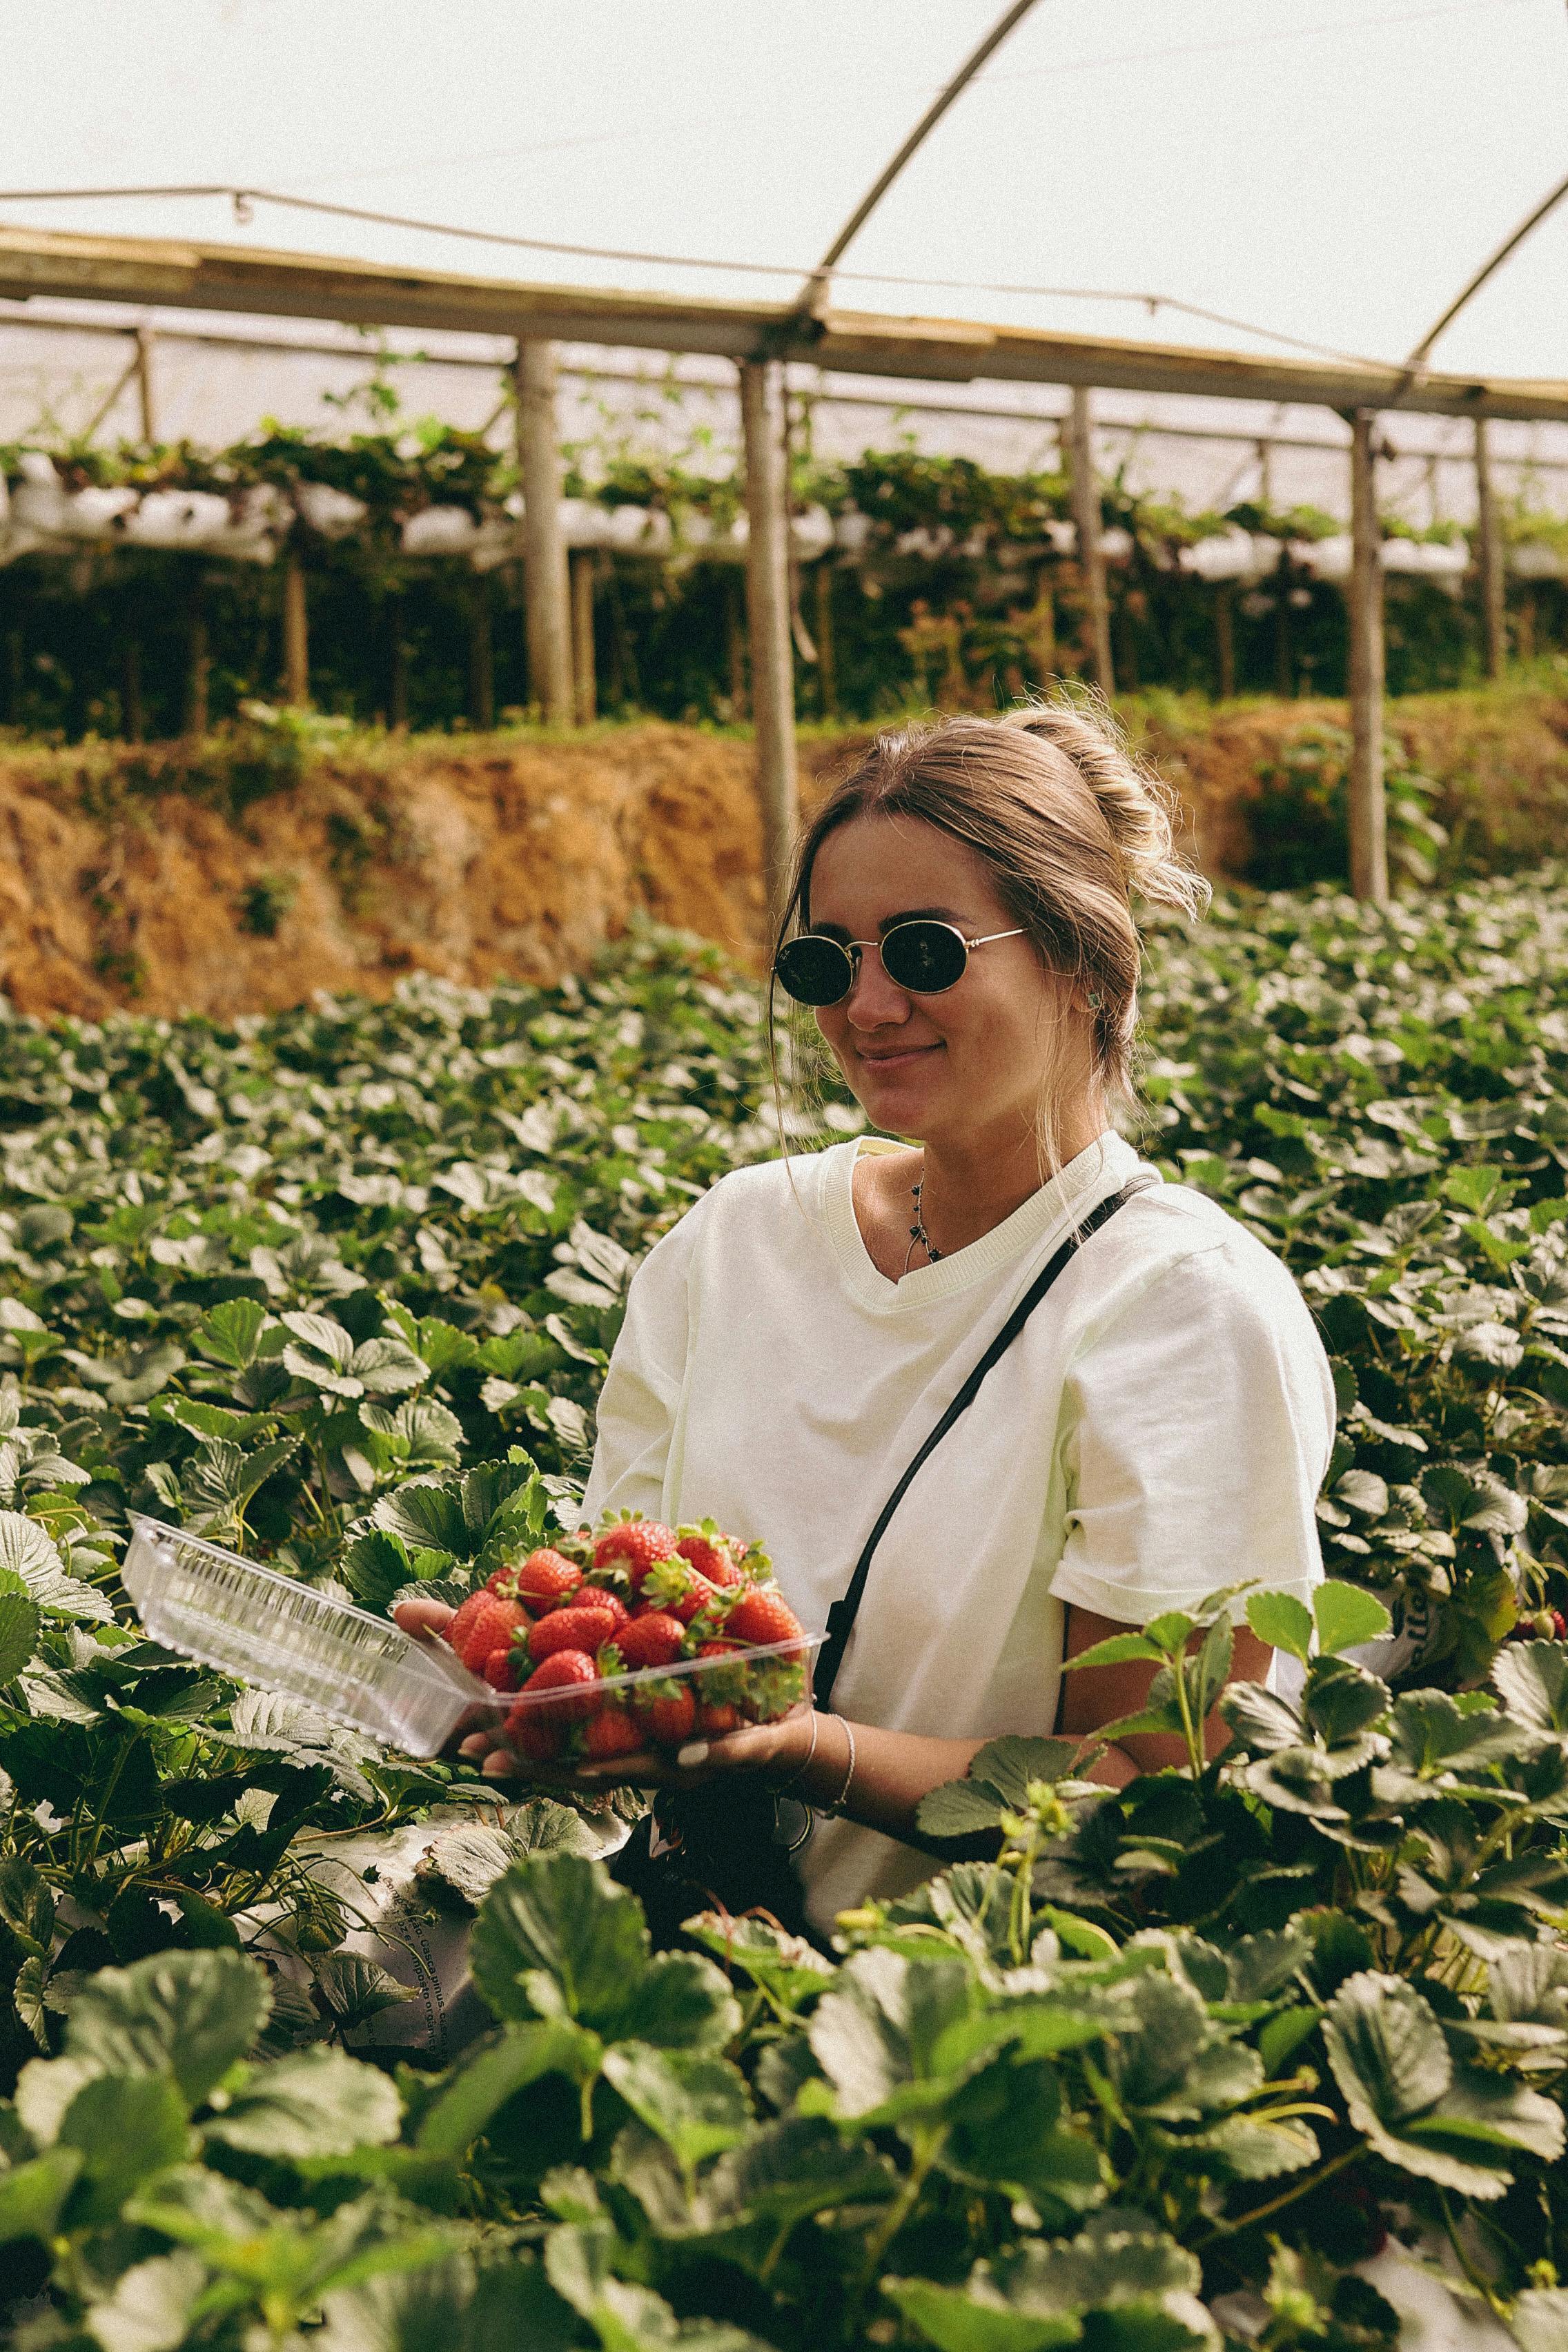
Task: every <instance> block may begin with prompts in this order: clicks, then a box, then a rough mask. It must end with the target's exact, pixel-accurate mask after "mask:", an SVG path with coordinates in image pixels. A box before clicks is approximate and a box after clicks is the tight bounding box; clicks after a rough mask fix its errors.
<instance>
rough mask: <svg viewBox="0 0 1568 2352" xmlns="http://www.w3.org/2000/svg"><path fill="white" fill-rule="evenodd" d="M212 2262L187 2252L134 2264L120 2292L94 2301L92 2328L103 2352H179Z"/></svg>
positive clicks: (120, 2283) (90, 2312)
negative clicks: (207, 2265)
mask: <svg viewBox="0 0 1568 2352" xmlns="http://www.w3.org/2000/svg"><path fill="white" fill-rule="evenodd" d="M206 2283H207V2271H206V2264H205V2263H202V2262H199V2261H198V2260H197V2259H196V2257H195V2254H188V2253H185V2252H179V2253H174V2254H154V2255H153V2258H152V2259H151V2261H149V2262H144V2263H132V2266H131V2268H130V2269H129V2270H128V2271H124V2272H122V2273H121V2275H120V2277H119V2278H118V2279H117V2280H116V2281H115V2284H114V2292H113V2294H111V2295H110V2296H108V2297H107V2298H106V2299H105V2300H104V2301H103V2302H101V2303H95V2304H93V2305H90V2306H89V2310H88V2314H87V2329H88V2333H89V2335H90V2336H92V2338H93V2339H94V2341H95V2342H96V2343H97V2344H99V2345H100V2347H102V2352H177V2347H179V2346H181V2345H183V2344H184V2342H185V2340H186V2331H187V2329H188V2327H189V2326H190V2321H191V2315H192V2313H193V2311H194V2309H195V2303H196V2298H197V2296H198V2295H199V2294H201V2292H202V2290H203V2288H204V2287H205V2285H206Z"/></svg>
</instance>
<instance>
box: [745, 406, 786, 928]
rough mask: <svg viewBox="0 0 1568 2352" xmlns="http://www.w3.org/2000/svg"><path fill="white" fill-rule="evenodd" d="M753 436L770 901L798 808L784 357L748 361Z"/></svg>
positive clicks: (755, 622) (751, 492)
mask: <svg viewBox="0 0 1568 2352" xmlns="http://www.w3.org/2000/svg"><path fill="white" fill-rule="evenodd" d="M741 420H742V425H743V427H744V430H745V437H746V512H747V517H748V521H749V525H750V528H749V530H748V533H747V539H746V618H747V622H748V625H749V631H750V636H751V646H752V715H753V719H754V724H755V732H756V746H757V791H758V794H759V796H760V798H761V801H762V804H763V864H764V867H765V871H766V876H767V889H768V907H769V911H770V913H771V914H772V915H773V916H774V917H775V918H776V917H777V915H778V914H779V913H780V911H781V910H782V908H783V904H784V877H785V874H786V871H787V869H788V865H789V856H790V851H791V848H792V847H793V845H794V841H795V822H796V817H797V814H798V790H797V785H796V779H795V671H794V667H793V663H792V660H791V646H790V601H789V483H788V478H787V476H786V474H785V470H784V369H783V367H782V365H781V363H780V362H778V361H777V360H742V362H741Z"/></svg>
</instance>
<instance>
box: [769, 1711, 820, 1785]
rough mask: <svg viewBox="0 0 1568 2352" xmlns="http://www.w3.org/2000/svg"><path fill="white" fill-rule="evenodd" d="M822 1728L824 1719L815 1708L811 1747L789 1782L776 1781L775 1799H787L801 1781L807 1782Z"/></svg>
mask: <svg viewBox="0 0 1568 2352" xmlns="http://www.w3.org/2000/svg"><path fill="white" fill-rule="evenodd" d="M821 1728H822V1717H820V1716H819V1715H818V1714H817V1712H816V1708H815V1707H813V1708H812V1711H811V1746H810V1747H809V1748H807V1749H806V1751H805V1755H804V1756H803V1757H802V1758H801V1759H800V1762H799V1763H798V1764H797V1765H796V1766H795V1770H794V1771H793V1772H792V1773H791V1774H790V1775H789V1777H788V1779H787V1780H775V1781H774V1782H773V1795H774V1796H775V1797H787V1796H788V1794H789V1792H790V1790H792V1789H795V1788H798V1787H799V1785H800V1783H801V1781H802V1780H805V1776H806V1774H807V1773H808V1772H809V1771H810V1769H811V1766H812V1759H813V1758H814V1757H815V1756H816V1735H817V1733H818V1732H819V1731H820V1730H821Z"/></svg>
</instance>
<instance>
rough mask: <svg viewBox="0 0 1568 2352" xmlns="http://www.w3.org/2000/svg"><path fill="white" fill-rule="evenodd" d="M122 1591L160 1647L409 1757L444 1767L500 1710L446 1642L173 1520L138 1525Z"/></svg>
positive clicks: (136, 1520) (135, 1520)
mask: <svg viewBox="0 0 1568 2352" xmlns="http://www.w3.org/2000/svg"><path fill="white" fill-rule="evenodd" d="M131 1525H132V1539H131V1544H130V1548H129V1549H128V1550H127V1552H126V1555H125V1560H124V1565H123V1566H122V1568H121V1581H122V1583H123V1584H124V1586H125V1590H126V1591H127V1592H128V1593H129V1594H130V1596H131V1600H132V1604H133V1606H134V1608H135V1611H136V1613H137V1615H138V1616H139V1617H140V1619H141V1620H142V1624H143V1626H144V1627H145V1628H146V1630H147V1632H148V1633H150V1634H151V1635H152V1637H153V1641H155V1642H161V1643H163V1647H164V1648H165V1649H169V1650H178V1651H179V1652H180V1653H181V1654H182V1655H184V1656H185V1657H187V1658H195V1659H198V1660H199V1661H200V1662H201V1664H203V1665H206V1666H216V1668H217V1670H218V1672H219V1673H220V1674H225V1675H232V1676H233V1677H234V1679H235V1680H236V1681H237V1682H242V1683H247V1684H250V1685H253V1686H254V1687H256V1688H257V1689H258V1690H272V1691H281V1692H283V1693H284V1694H285V1696H288V1697H289V1698H298V1699H303V1700H304V1701H305V1702H306V1704H307V1705H308V1706H313V1707H316V1708H318V1709H319V1710H320V1712H321V1714H322V1715H325V1716H328V1717H331V1720H332V1721H333V1722H334V1723H342V1724H346V1725H348V1727H350V1728H351V1729H352V1730H354V1731H363V1732H364V1733H366V1734H367V1735H368V1736H369V1737H370V1738H373V1739H381V1740H384V1741H385V1742H386V1744H387V1746H388V1747H390V1748H399V1749H401V1751H402V1752H403V1754H404V1755H405V1756H435V1755H437V1754H438V1753H439V1752H440V1750H441V1749H442V1748H444V1747H445V1746H446V1744H447V1740H448V1739H449V1738H451V1736H452V1734H453V1732H454V1731H456V1729H457V1728H458V1724H459V1723H460V1722H461V1721H462V1719H463V1717H465V1716H466V1715H468V1713H469V1712H470V1711H471V1710H472V1709H473V1708H474V1707H475V1706H487V1705H489V1704H491V1703H493V1701H494V1699H495V1696H496V1695H495V1692H494V1691H493V1690H492V1689H491V1688H490V1686H489V1684H488V1683H483V1682H481V1681H480V1680H479V1677H478V1675H471V1674H469V1672H468V1668H467V1667H466V1666H465V1665H464V1664H462V1662H461V1661H460V1660H459V1659H458V1656H457V1655H456V1654H455V1653H454V1652H453V1651H452V1650H450V1649H449V1648H448V1647H447V1643H445V1642H442V1641H438V1640H436V1639H431V1640H429V1641H424V1642H420V1641H415V1640H414V1639H412V1638H411V1637H410V1635H408V1634H407V1633H404V1632H403V1631H402V1629H401V1628H400V1627H399V1626H396V1625H395V1624H394V1623H393V1622H392V1620H391V1618H390V1617H374V1616H372V1614H371V1613H370V1612H369V1611H368V1610H366V1609H356V1608H355V1607H354V1605H353V1602H352V1601H339V1600H337V1599H335V1598H334V1597H333V1596H332V1595H331V1593H326V1592H319V1591H316V1590H315V1588H314V1587H313V1586H311V1585H309V1584H300V1583H298V1582H297V1581H296V1580H294V1579H293V1578H292V1577H289V1576H279V1573H278V1571H277V1570H276V1569H270V1568H261V1567H259V1566H258V1564H257V1563H256V1562H255V1561H254V1560H248V1559H240V1557H239V1555H238V1554H237V1552H232V1551H225V1550H224V1549H222V1547H221V1546H220V1545H218V1544H212V1543H207V1542H206V1541H205V1539H204V1538H202V1537H200V1536H193V1535H189V1534H187V1533H185V1531H184V1529H183V1528H171V1527H168V1526H165V1524H164V1523H163V1521H162V1520H161V1519H151V1518H147V1517H143V1516H142V1514H141V1513H140V1512H132V1515H131Z"/></svg>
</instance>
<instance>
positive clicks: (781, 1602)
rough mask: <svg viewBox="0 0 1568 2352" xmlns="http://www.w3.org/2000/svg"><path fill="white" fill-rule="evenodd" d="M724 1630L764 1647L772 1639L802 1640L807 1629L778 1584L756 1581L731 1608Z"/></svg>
mask: <svg viewBox="0 0 1568 2352" xmlns="http://www.w3.org/2000/svg"><path fill="white" fill-rule="evenodd" d="M724 1631H725V1633H728V1634H730V1635H731V1636H732V1637H733V1639H734V1640H736V1641H738V1642H746V1643H750V1644H751V1645H752V1647H753V1648H761V1647H762V1646H763V1644H764V1643H769V1642H798V1641H799V1640H800V1639H801V1638H802V1636H803V1635H804V1633H805V1626H804V1625H803V1624H802V1623H801V1622H800V1619H799V1618H798V1617H797V1616H796V1615H795V1611H794V1610H793V1609H792V1608H791V1607H790V1605H789V1602H788V1601H786V1600H785V1599H784V1594H783V1593H782V1592H781V1591H779V1590H778V1587H777V1586H776V1585H773V1584H754V1585H752V1587H751V1589H750V1591H746V1592H742V1595H741V1597H740V1599H739V1600H738V1601H736V1603H735V1605H734V1607H733V1608H732V1609H731V1611H730V1612H729V1615H728V1616H727V1617H726V1618H725V1620H724Z"/></svg>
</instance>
